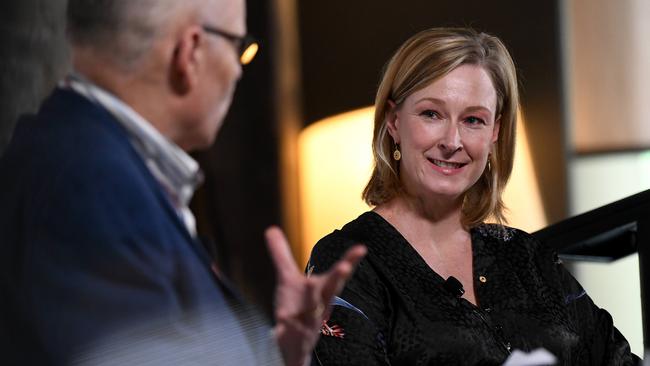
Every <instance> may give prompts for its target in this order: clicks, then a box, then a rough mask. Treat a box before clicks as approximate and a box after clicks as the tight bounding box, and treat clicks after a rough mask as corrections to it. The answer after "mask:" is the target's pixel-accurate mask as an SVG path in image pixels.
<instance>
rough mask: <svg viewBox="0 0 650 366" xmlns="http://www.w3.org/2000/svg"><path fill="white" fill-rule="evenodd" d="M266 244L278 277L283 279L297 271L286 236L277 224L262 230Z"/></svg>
mask: <svg viewBox="0 0 650 366" xmlns="http://www.w3.org/2000/svg"><path fill="white" fill-rule="evenodd" d="M264 237H265V238H266V246H267V247H268V249H269V253H270V254H271V258H272V260H273V263H274V265H275V270H276V272H277V274H278V277H280V278H279V279H284V278H286V277H287V276H290V275H292V274H295V273H299V272H300V271H299V270H298V266H297V265H296V261H295V260H294V259H293V255H292V254H291V249H290V248H289V242H288V241H287V238H286V236H285V235H284V233H283V232H282V230H280V228H278V227H277V226H271V227H269V228H268V229H266V231H265V232H264Z"/></svg>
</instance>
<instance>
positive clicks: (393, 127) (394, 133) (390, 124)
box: [384, 99, 400, 144]
mask: <svg viewBox="0 0 650 366" xmlns="http://www.w3.org/2000/svg"><path fill="white" fill-rule="evenodd" d="M384 123H386V127H387V128H388V133H389V134H390V136H391V137H392V138H393V142H395V143H396V144H399V143H400V137H399V123H400V122H399V118H398V116H397V105H396V104H395V102H393V101H392V100H390V99H388V100H387V101H386V113H384Z"/></svg>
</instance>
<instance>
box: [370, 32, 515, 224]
mask: <svg viewBox="0 0 650 366" xmlns="http://www.w3.org/2000/svg"><path fill="white" fill-rule="evenodd" d="M461 65H476V66H480V67H482V68H483V69H484V70H485V71H486V72H487V73H488V75H489V76H490V79H491V80H492V84H493V86H494V89H495V91H496V95H497V106H496V115H495V117H498V116H500V129H499V136H498V140H497V142H496V143H495V146H494V149H493V151H492V152H491V154H490V157H489V165H490V166H491V168H490V169H485V171H484V172H483V174H482V175H481V177H480V178H479V179H478V181H477V182H476V183H475V184H474V185H473V186H472V187H471V188H470V189H469V190H468V191H467V192H466V193H465V197H464V201H463V208H462V224H463V226H465V227H473V226H476V225H478V224H480V223H482V222H483V221H484V220H485V219H486V218H488V217H491V218H493V219H494V220H496V221H497V222H499V223H504V222H505V221H506V220H505V217H504V211H505V206H504V204H503V200H502V198H501V194H502V192H503V189H504V188H505V185H506V183H507V182H508V178H509V177H510V173H511V172H512V164H513V160H514V150H515V129H516V125H517V123H516V122H517V112H518V109H519V93H518V90H517V75H516V71H515V66H514V62H513V61H512V58H511V57H510V54H509V53H508V50H507V49H506V47H505V46H504V45H503V43H502V42H501V41H500V40H499V39H498V38H496V37H494V36H491V35H489V34H485V33H478V32H476V31H474V30H472V29H467V28H432V29H427V30H424V31H422V32H420V33H418V34H416V35H414V36H413V37H411V38H410V39H408V40H407V41H406V42H405V43H404V44H402V46H401V47H400V48H399V49H398V50H397V52H395V54H394V55H393V57H392V58H391V59H390V61H389V62H388V64H386V66H385V69H384V73H383V76H382V78H381V83H380V84H379V89H378V90H377V96H376V98H375V127H374V133H373V143H372V150H373V156H374V161H375V166H374V169H373V172H372V176H371V178H370V181H369V182H368V184H367V185H366V188H365V189H364V191H363V199H364V200H365V201H366V202H367V203H368V204H370V205H380V204H382V203H385V202H387V201H389V200H390V199H392V198H393V197H395V196H397V195H398V194H400V192H401V189H402V187H401V182H400V179H399V171H398V162H397V161H395V160H393V159H392V151H393V149H394V143H393V140H392V138H391V136H390V135H389V134H388V128H387V124H386V112H387V108H388V101H389V100H391V101H393V102H394V103H395V104H396V105H399V104H400V103H402V102H403V101H404V100H405V99H406V98H407V97H408V96H409V95H411V94H413V93H414V92H416V91H418V90H421V89H423V88H425V87H426V86H428V85H429V84H431V83H432V82H433V81H435V80H437V79H439V78H441V77H443V76H445V75H447V74H448V73H449V72H451V71H452V70H454V69H456V68H457V67H459V66H461Z"/></svg>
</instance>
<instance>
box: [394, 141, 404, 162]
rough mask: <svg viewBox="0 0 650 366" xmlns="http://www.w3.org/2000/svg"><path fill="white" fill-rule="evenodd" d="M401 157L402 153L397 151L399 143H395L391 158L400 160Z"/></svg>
mask: <svg viewBox="0 0 650 366" xmlns="http://www.w3.org/2000/svg"><path fill="white" fill-rule="evenodd" d="M401 158H402V153H401V152H400V151H399V145H397V144H395V150H393V160H395V161H400V159H401Z"/></svg>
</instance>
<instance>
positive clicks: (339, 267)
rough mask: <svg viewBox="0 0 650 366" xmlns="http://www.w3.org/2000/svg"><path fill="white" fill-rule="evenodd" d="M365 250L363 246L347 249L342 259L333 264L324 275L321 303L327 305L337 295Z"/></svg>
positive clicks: (364, 253)
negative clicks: (323, 302)
mask: <svg viewBox="0 0 650 366" xmlns="http://www.w3.org/2000/svg"><path fill="white" fill-rule="evenodd" d="M366 252H367V249H366V247H365V246H363V245H355V246H354V247H352V248H350V249H348V250H347V251H346V252H345V254H344V255H343V258H341V259H340V260H339V261H338V262H336V263H335V264H334V266H333V267H332V268H331V269H330V270H329V271H327V272H326V273H324V274H323V275H322V276H323V281H324V282H325V283H324V284H323V290H322V296H323V301H325V303H326V304H329V301H330V300H331V299H332V298H333V297H334V296H336V295H337V294H339V293H340V292H341V290H342V289H343V286H344V285H345V281H347V280H348V278H349V277H350V276H351V275H352V272H353V271H354V268H355V267H356V266H357V264H359V262H360V261H361V259H362V258H363V257H364V256H365V255H366Z"/></svg>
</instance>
